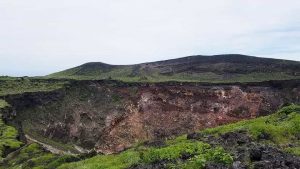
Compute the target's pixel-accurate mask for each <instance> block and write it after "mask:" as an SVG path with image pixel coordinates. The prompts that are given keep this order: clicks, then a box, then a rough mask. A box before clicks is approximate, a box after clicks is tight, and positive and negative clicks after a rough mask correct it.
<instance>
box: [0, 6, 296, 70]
mask: <svg viewBox="0 0 300 169" xmlns="http://www.w3.org/2000/svg"><path fill="white" fill-rule="evenodd" d="M299 21H300V1H299V0H285V1H283V0H264V1H262V0H205V1H204V0H164V1H161V0H113V1H112V0H85V1H79V0H52V1H46V0H39V1H37V0H26V1H22V0H1V1H0V25H1V27H0V58H1V63H0V74H9V75H44V74H48V73H51V72H55V71H58V70H62V69H65V68H69V67H72V66H76V65H79V64H82V63H85V62H89V61H101V62H106V63H111V64H133V63H140V62H146V61H156V60H162V59H170V58H176V57H182V56H186V55H195V54H222V53H242V54H251V55H257V56H264V57H277V58H284V59H294V60H300V56H299V55H300V49H299V43H300V22H299ZM291 30H292V31H291Z"/></svg>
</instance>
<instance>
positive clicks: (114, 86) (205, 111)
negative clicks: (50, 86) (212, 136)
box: [5, 80, 300, 154]
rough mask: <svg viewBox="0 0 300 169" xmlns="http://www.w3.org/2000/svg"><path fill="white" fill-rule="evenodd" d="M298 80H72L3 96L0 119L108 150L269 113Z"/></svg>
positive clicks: (40, 134) (36, 133)
mask: <svg viewBox="0 0 300 169" xmlns="http://www.w3.org/2000/svg"><path fill="white" fill-rule="evenodd" d="M299 96H300V85H299V81H298V80H295V81H284V82H276V83H268V82H267V83H252V84H247V85H245V84H226V85H225V84H220V85H212V84H195V83H176V84H172V83H158V84H142V83H131V84H128V83H120V82H105V81H82V82H74V83H72V84H71V85H70V86H68V87H66V88H65V89H61V90H58V91H55V92H48V93H47V92H45V93H35V94H25V95H11V96H6V97H5V100H7V101H8V102H9V103H10V104H11V105H12V106H13V107H14V108H13V109H12V110H11V112H10V114H6V116H5V117H6V120H7V121H8V122H10V123H12V124H14V125H15V126H17V127H18V128H19V130H20V131H22V132H24V133H25V134H27V135H30V136H31V137H33V138H35V139H39V138H48V139H50V140H52V141H55V142H60V143H67V144H70V145H76V147H77V149H78V147H81V148H83V149H86V150H90V149H94V148H95V150H96V151H97V152H101V153H106V154H109V153H114V152H118V151H121V150H124V149H126V148H128V147H130V146H131V145H132V144H134V143H136V142H139V141H143V140H149V139H150V140H153V139H159V138H164V137H170V136H173V135H179V134H183V133H189V132H193V131H195V130H199V129H203V128H208V127H214V126H218V125H221V124H226V123H230V122H235V121H239V120H242V119H249V118H254V117H257V116H261V115H266V114H270V113H272V112H274V111H276V109H277V108H279V107H280V106H282V105H283V104H285V103H300V98H299Z"/></svg>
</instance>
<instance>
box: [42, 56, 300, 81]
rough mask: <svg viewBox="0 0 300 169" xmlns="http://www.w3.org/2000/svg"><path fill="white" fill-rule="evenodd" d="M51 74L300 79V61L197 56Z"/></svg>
mask: <svg viewBox="0 0 300 169" xmlns="http://www.w3.org/2000/svg"><path fill="white" fill-rule="evenodd" d="M47 77H48V78H66V79H80V80H81V79H85V80H91V79H115V80H122V81H148V82H163V81H189V82H257V81H266V80H287V79H299V78H300V62H297V61H288V60H280V59H269V58H260V57H254V56H246V55H237V54H229V55H214V56H200V55H197V56H188V57H183V58H179V59H171V60H165V61H158V62H150V63H142V64H136V65H109V64H105V63H100V62H91V63H86V64H83V65H81V66H78V67H75V68H71V69H68V70H65V71H61V72H57V73H54V74H51V75H48V76H47Z"/></svg>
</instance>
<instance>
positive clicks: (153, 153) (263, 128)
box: [5, 105, 300, 169]
mask: <svg viewBox="0 0 300 169" xmlns="http://www.w3.org/2000/svg"><path fill="white" fill-rule="evenodd" d="M237 130H247V131H248V132H249V133H250V135H251V137H252V138H253V139H254V140H255V142H260V143H263V144H269V145H272V146H275V147H277V148H280V149H282V150H284V151H287V152H289V153H293V154H296V155H299V156H300V153H299V148H300V143H299V131H300V106H297V105H291V106H288V107H284V108H282V109H281V110H279V111H278V112H277V113H275V114H273V115H270V116H265V117H261V118H257V119H252V120H245V121H241V122H238V123H234V124H229V125H224V126H220V127H217V128H212V129H206V130H203V131H200V133H202V134H204V135H221V134H223V133H227V132H232V131H237ZM261 134H264V135H268V136H269V139H268V140H260V139H259V138H258V137H259V136H260V135H261ZM164 144H165V146H163V147H151V146H146V145H145V144H142V143H141V144H139V145H136V146H134V147H133V148H131V149H129V150H126V151H124V152H122V153H120V154H113V155H97V156H94V157H92V158H88V159H85V160H81V161H78V160H79V159H80V158H81V159H82V157H78V156H77V157H72V156H57V155H53V154H50V153H47V152H45V151H42V150H41V148H40V147H37V145H35V144H33V146H31V145H29V146H30V147H29V149H32V147H34V149H35V150H31V151H36V152H38V153H28V151H27V149H28V146H25V147H24V148H23V149H22V150H21V151H20V152H18V153H17V154H16V155H15V156H14V157H11V159H9V162H8V163H7V164H6V165H5V168H17V167H20V166H23V167H24V166H27V168H34V167H36V168H40V169H50V168H57V167H58V168H60V169H85V168H95V169H97V168H99V169H101V168H107V169H122V168H128V167H130V166H133V165H147V164H151V163H156V162H159V161H164V162H165V164H166V165H167V166H169V167H170V168H202V167H203V166H205V164H207V163H208V162H210V161H213V162H216V163H222V164H225V165H228V164H231V163H232V161H233V157H232V156H231V155H230V154H229V153H228V152H226V151H225V150H224V149H223V148H222V147H220V146H217V147H215V146H214V147H213V146H211V145H209V144H207V143H204V142H201V141H197V140H188V139H187V137H186V135H183V136H180V137H177V138H175V139H170V140H166V141H165V143H164ZM24 149H25V150H24ZM29 152H30V151H29ZM186 154H188V157H189V158H188V159H187V160H184V159H183V158H182V156H183V155H186ZM72 161H78V162H72ZM24 168H26V167H24Z"/></svg>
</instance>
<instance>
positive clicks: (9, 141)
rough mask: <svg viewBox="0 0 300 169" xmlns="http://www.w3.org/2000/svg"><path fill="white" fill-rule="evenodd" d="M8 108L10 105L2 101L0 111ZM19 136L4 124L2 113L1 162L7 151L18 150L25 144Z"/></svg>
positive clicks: (14, 130)
mask: <svg viewBox="0 0 300 169" xmlns="http://www.w3.org/2000/svg"><path fill="white" fill-rule="evenodd" d="M8 106H9V104H8V103H6V102H5V101H4V100H1V99H0V110H1V109H3V108H5V107H8ZM17 136H18V131H17V130H16V129H15V128H13V127H11V126H8V125H6V124H5V123H4V122H3V120H2V114H1V112H0V161H1V160H2V156H3V154H4V151H5V149H7V148H9V149H17V148H19V147H20V146H21V145H22V144H23V143H21V142H20V141H18V140H17Z"/></svg>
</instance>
